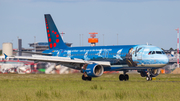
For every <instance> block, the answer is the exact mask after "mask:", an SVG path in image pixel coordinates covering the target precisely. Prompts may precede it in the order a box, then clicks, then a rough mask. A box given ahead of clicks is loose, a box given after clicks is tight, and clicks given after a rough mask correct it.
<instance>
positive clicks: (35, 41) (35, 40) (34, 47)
mask: <svg viewBox="0 0 180 101" xmlns="http://www.w3.org/2000/svg"><path fill="white" fill-rule="evenodd" d="M34 52H36V36H34Z"/></svg>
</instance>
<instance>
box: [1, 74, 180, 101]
mask: <svg viewBox="0 0 180 101" xmlns="http://www.w3.org/2000/svg"><path fill="white" fill-rule="evenodd" d="M81 75H82V74H67V75H47V74H28V75H19V74H0V101H59V100H62V101H85V100H86V101H92V100H93V101H101V100H107V101H114V100H124V101H169V100H171V101H179V100H180V75H175V74H160V75H159V76H157V78H156V80H153V81H146V78H142V77H140V75H139V74H129V77H130V79H129V81H123V82H122V81H119V80H118V77H119V74H103V75H102V76H101V77H98V78H93V79H92V81H82V80H81Z"/></svg>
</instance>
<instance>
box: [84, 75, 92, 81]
mask: <svg viewBox="0 0 180 101" xmlns="http://www.w3.org/2000/svg"><path fill="white" fill-rule="evenodd" d="M82 80H84V81H86V80H88V81H91V80H92V77H85V76H84V75H82Z"/></svg>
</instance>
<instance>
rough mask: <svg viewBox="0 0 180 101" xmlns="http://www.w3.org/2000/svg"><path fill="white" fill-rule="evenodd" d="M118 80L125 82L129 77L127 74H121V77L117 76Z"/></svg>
mask: <svg viewBox="0 0 180 101" xmlns="http://www.w3.org/2000/svg"><path fill="white" fill-rule="evenodd" d="M119 80H120V81H123V80H124V81H127V80H129V75H127V74H125V75H123V74H121V75H119Z"/></svg>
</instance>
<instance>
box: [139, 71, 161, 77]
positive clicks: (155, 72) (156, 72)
mask: <svg viewBox="0 0 180 101" xmlns="http://www.w3.org/2000/svg"><path fill="white" fill-rule="evenodd" d="M139 72H140V73H141V77H147V76H148V72H147V71H139ZM159 74H160V69H152V70H151V71H150V76H151V77H156V76H158V75H159Z"/></svg>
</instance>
